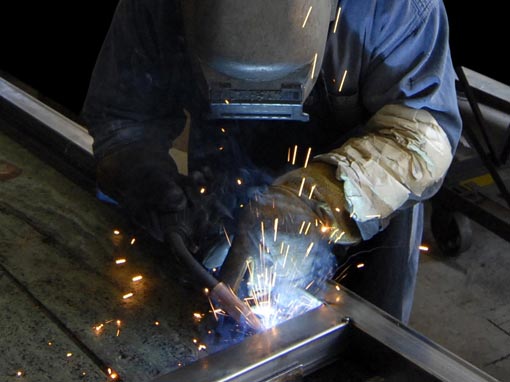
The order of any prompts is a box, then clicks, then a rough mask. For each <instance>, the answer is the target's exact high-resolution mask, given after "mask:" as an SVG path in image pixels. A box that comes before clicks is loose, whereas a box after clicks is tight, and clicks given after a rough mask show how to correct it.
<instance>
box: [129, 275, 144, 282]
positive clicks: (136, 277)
mask: <svg viewBox="0 0 510 382" xmlns="http://www.w3.org/2000/svg"><path fill="white" fill-rule="evenodd" d="M141 279H143V276H142V275H138V276H134V277H133V278H132V279H131V281H133V282H137V281H140V280H141Z"/></svg>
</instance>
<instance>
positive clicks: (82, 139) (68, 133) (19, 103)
mask: <svg viewBox="0 0 510 382" xmlns="http://www.w3.org/2000/svg"><path fill="white" fill-rule="evenodd" d="M0 96H1V97H2V98H4V99H5V100H7V101H9V102H10V103H12V104H13V105H15V106H16V107H18V108H19V109H21V110H23V111H24V112H25V113H27V114H29V115H31V116H32V117H34V118H36V119H37V120H39V121H40V122H41V123H43V124H44V125H45V126H47V127H49V128H51V129H52V130H53V131H55V132H56V133H58V134H60V135H62V136H63V137H64V138H66V139H67V140H68V141H71V142H74V143H75V144H76V145H78V146H79V147H80V148H82V149H83V150H84V151H86V152H88V153H89V154H90V155H92V142H93V140H92V137H91V136H90V135H89V134H88V132H87V130H86V129H85V128H84V127H83V126H81V125H79V124H77V123H76V122H74V121H72V120H70V119H69V118H67V117H65V116H64V115H62V114H60V113H59V112H57V111H56V110H54V109H52V108H50V107H49V106H48V105H46V104H44V103H42V102H41V101H39V100H38V99H37V98H34V97H32V96H31V95H30V94H28V93H26V92H24V91H23V90H21V89H20V88H18V87H17V86H15V85H13V84H11V83H10V82H8V81H6V80H5V79H3V78H1V77H0Z"/></svg>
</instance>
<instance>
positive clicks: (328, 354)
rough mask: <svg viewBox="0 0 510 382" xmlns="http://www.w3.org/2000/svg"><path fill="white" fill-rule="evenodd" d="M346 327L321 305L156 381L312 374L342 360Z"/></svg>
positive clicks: (221, 381)
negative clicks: (339, 355) (342, 344)
mask: <svg viewBox="0 0 510 382" xmlns="http://www.w3.org/2000/svg"><path fill="white" fill-rule="evenodd" d="M347 327H348V323H347V321H345V320H344V319H343V318H342V317H340V316H339V315H338V314H337V313H336V312H335V311H334V310H332V309H331V307H329V306H325V305H323V306H321V307H319V308H317V309H314V310H312V311H309V312H307V313H305V314H303V315H301V316H299V317H296V318H294V319H291V320H289V321H286V322H284V323H283V324H281V325H279V326H277V327H275V328H272V329H269V330H267V331H265V332H262V333H258V334H255V335H253V336H251V337H248V338H247V339H245V340H244V341H243V342H241V343H239V344H236V345H233V346H231V347H229V348H227V349H225V350H223V351H220V352H218V353H213V354H211V355H209V356H208V357H205V358H202V359H200V360H198V361H196V362H194V363H192V364H190V365H188V366H186V367H183V368H180V369H177V370H175V371H173V372H171V373H169V374H166V375H163V376H160V377H158V378H156V379H155V380H154V381H153V382H172V381H178V382H182V381H194V382H205V381H209V382H211V381H215V382H227V381H228V382H234V381H235V382H244V381H246V382H248V381H250V382H257V381H267V380H268V379H271V378H274V377H275V376H279V377H281V376H282V375H285V374H286V373H287V372H288V373H289V374H290V373H295V370H296V368H299V369H301V370H302V371H303V372H304V373H310V372H312V371H315V370H316V369H317V367H319V365H323V364H324V363H327V362H332V361H333V360H334V359H335V357H337V356H338V354H339V352H340V349H341V347H340V341H339V340H340V338H341V337H342V336H343V335H345V334H346V330H345V329H346V328H347Z"/></svg>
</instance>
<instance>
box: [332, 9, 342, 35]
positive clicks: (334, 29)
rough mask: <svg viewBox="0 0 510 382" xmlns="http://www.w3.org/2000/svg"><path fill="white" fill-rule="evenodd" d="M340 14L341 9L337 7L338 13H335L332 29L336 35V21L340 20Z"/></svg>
mask: <svg viewBox="0 0 510 382" xmlns="http://www.w3.org/2000/svg"><path fill="white" fill-rule="evenodd" d="M340 12H342V7H338V11H337V12H336V19H335V27H334V28H333V33H336V28H337V27H338V20H340Z"/></svg>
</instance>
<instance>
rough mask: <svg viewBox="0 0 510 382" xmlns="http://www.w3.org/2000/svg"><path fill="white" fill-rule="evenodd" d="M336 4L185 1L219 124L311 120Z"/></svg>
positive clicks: (193, 47)
mask: <svg viewBox="0 0 510 382" xmlns="http://www.w3.org/2000/svg"><path fill="white" fill-rule="evenodd" d="M336 3H337V1H332V0H313V1H311V0H214V1H213V0H184V1H183V2H182V7H183V12H184V21H185V25H186V38H187V42H188V45H189V47H190V52H191V55H192V58H193V62H194V65H195V70H196V72H197V74H198V75H199V76H200V78H201V80H202V87H203V90H204V91H205V94H207V96H208V98H209V101H210V107H211V109H210V117H211V118H213V119H288V120H301V121H306V120H308V115H307V114H305V113H303V103H304V101H305V99H306V97H307V96H308V94H309V93H310V91H311V89H312V87H313V85H314V84H315V81H316V80H317V76H318V73H319V70H320V67H321V64H322V58H323V55H324V49H325V44H326V39H327V34H328V30H329V25H330V22H331V21H332V20H333V18H334V15H335V12H336Z"/></svg>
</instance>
